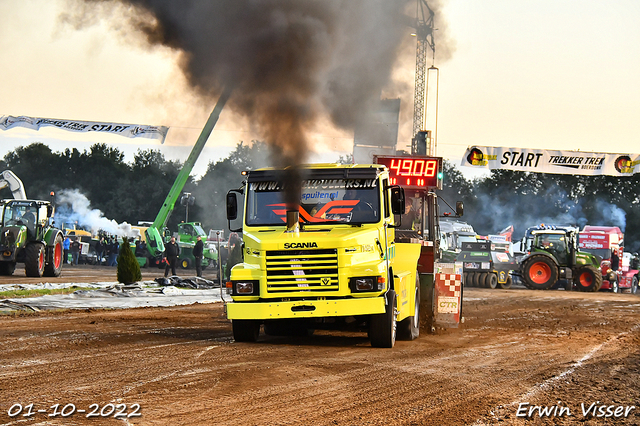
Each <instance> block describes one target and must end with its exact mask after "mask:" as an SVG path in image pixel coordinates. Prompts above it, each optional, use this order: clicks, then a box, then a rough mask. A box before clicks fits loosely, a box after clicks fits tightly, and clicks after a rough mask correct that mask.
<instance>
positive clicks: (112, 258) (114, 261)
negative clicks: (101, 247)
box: [107, 236, 120, 266]
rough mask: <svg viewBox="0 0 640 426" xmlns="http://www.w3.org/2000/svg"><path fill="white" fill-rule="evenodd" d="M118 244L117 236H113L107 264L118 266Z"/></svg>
mask: <svg viewBox="0 0 640 426" xmlns="http://www.w3.org/2000/svg"><path fill="white" fill-rule="evenodd" d="M119 249H120V246H119V245H118V239H117V237H115V236H114V237H113V239H112V240H111V244H110V250H109V264H108V265H107V266H118V251H119Z"/></svg>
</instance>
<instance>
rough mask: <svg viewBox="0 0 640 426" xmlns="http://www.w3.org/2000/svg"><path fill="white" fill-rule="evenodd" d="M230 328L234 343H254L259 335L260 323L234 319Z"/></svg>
mask: <svg viewBox="0 0 640 426" xmlns="http://www.w3.org/2000/svg"><path fill="white" fill-rule="evenodd" d="M231 327H232V328H233V339H234V340H235V341H236V342H255V341H257V340H258V336H259V335H260V321H256V320H237V319H234V320H232V321H231Z"/></svg>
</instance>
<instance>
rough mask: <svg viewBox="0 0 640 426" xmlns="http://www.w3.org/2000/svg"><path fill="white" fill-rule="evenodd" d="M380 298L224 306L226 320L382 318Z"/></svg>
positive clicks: (383, 303) (242, 303)
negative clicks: (358, 316) (373, 315)
mask: <svg viewBox="0 0 640 426" xmlns="http://www.w3.org/2000/svg"><path fill="white" fill-rule="evenodd" d="M384 309H385V299H384V297H367V298H362V299H356V298H353V299H332V300H298V301H287V302H281V301H277V302H275V301H274V302H233V303H228V304H227V318H228V319H231V320H233V319H252V320H267V319H283V318H324V317H342V316H355V315H371V314H382V313H384Z"/></svg>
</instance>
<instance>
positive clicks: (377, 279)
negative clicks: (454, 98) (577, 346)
mask: <svg viewBox="0 0 640 426" xmlns="http://www.w3.org/2000/svg"><path fill="white" fill-rule="evenodd" d="M434 161H436V162H437V164H438V167H440V169H441V161H442V160H441V159H440V158H436V159H435V160H434ZM440 171H441V170H438V169H437V168H436V170H431V171H430V173H431V172H433V174H434V175H435V174H437V173H440ZM417 172H420V173H421V174H424V173H426V172H424V171H421V170H417V171H414V172H413V173H417ZM390 173H391V175H390ZM398 173H400V174H402V173H403V172H402V170H401V169H400V168H399V167H398V168H397V170H392V169H390V168H389V167H388V165H385V164H370V165H338V164H312V165H304V166H301V167H299V168H297V169H295V170H292V169H275V168H265V169H259V170H254V171H249V172H244V173H243V174H244V175H245V178H246V180H245V181H244V182H243V186H242V188H240V189H237V190H232V191H229V193H228V194H227V218H228V219H229V227H230V229H231V230H232V231H235V232H240V231H241V232H242V250H243V262H242V263H239V264H237V265H236V266H234V267H233V268H232V270H231V277H230V280H229V282H227V284H226V285H227V291H228V292H230V294H231V296H232V299H233V302H231V303H228V304H227V305H226V310H227V317H228V318H229V319H231V320H232V328H233V336H234V339H235V340H236V341H241V342H242V341H244V342H251V341H256V340H257V339H258V337H259V333H260V327H261V326H262V325H263V327H264V332H265V334H267V335H296V334H297V335H300V334H308V333H309V332H311V331H312V330H314V329H318V328H328V327H339V326H345V327H347V326H350V327H352V328H353V327H355V328H359V329H361V330H363V331H367V332H368V335H369V338H370V340H371V344H372V346H375V347H387V348H390V347H393V345H394V343H395V340H396V335H397V337H398V338H399V339H407V340H412V339H415V338H416V337H418V335H419V329H420V305H421V296H420V293H421V287H424V288H425V289H426V292H429V293H430V294H429V295H428V296H427V297H424V298H423V299H424V300H427V301H428V303H427V305H428V306H427V308H426V309H427V310H431V308H432V307H435V308H436V309H435V311H434V312H432V314H433V315H429V316H430V317H434V315H435V314H436V313H437V306H436V304H437V303H439V302H438V301H437V300H435V299H434V298H433V291H434V288H435V286H434V282H435V279H434V277H435V276H436V275H437V272H438V271H437V270H436V269H437V268H436V267H435V264H434V262H435V261H436V260H437V259H438V257H439V255H438V254H437V237H436V234H437V230H436V227H437V202H436V201H435V198H434V197H435V194H434V193H433V191H432V190H435V189H436V188H435V187H436V185H437V180H438V178H439V177H440V176H435V177H433V178H430V179H428V181H427V182H425V179H422V181H421V183H422V185H421V186H420V190H418V191H415V190H414V191H413V192H412V194H414V195H415V194H419V195H421V197H416V198H415V199H417V198H420V199H421V200H422V201H423V202H422V203H421V206H422V212H421V218H422V219H423V220H422V223H423V224H424V226H420V227H419V230H416V229H401V228H403V225H402V217H403V216H402V215H403V214H404V213H405V211H407V210H408V209H407V208H406V205H407V204H408V200H405V191H404V188H403V187H401V186H400V185H399V184H398V183H395V184H394V182H393V181H394V180H396V181H397V180H398V176H396V175H397V174H398ZM412 178H413V175H412ZM401 180H402V182H405V180H404V178H402V179H401ZM415 181H419V179H418V178H417V179H416V180H415ZM402 182H400V183H402ZM240 221H241V225H240ZM234 224H237V225H239V226H234ZM406 225H407V224H406V223H405V226H404V228H406V227H407V226H406ZM411 226H415V225H414V222H413V221H412V223H411ZM429 228H431V229H429ZM427 234H430V235H427ZM421 279H422V281H423V283H422V284H423V285H422V286H421ZM442 302H443V303H445V304H447V306H446V307H445V308H443V309H444V310H447V311H448V312H449V313H453V310H452V307H451V306H452V303H453V302H454V300H453V298H451V297H450V298H449V299H443V300H442ZM460 302H461V297H459V298H458V300H457V304H455V303H453V304H454V305H456V306H455V310H456V313H457V314H458V315H459V313H460V308H461V303H460ZM443 306H444V305H443ZM458 318H459V317H458Z"/></svg>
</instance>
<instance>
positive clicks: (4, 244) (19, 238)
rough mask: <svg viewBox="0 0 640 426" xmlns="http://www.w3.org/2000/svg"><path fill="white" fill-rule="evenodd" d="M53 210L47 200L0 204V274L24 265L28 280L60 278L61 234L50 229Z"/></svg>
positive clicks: (4, 202)
mask: <svg viewBox="0 0 640 426" xmlns="http://www.w3.org/2000/svg"><path fill="white" fill-rule="evenodd" d="M53 210H54V209H53V205H52V204H51V203H50V202H48V201H38V200H2V201H0V214H1V215H2V228H1V230H0V275H12V274H13V272H14V271H15V268H16V263H24V271H25V274H26V275H27V276H28V277H42V276H46V277H57V276H60V272H61V271H62V252H63V251H62V231H61V230H59V229H57V228H54V227H53V221H52V219H51V218H52V217H53Z"/></svg>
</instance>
